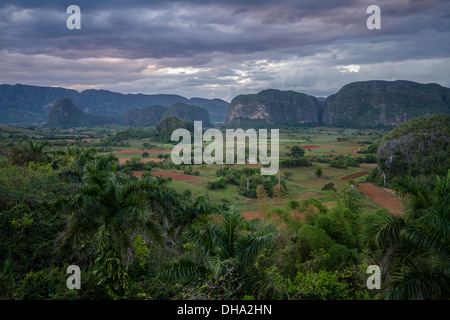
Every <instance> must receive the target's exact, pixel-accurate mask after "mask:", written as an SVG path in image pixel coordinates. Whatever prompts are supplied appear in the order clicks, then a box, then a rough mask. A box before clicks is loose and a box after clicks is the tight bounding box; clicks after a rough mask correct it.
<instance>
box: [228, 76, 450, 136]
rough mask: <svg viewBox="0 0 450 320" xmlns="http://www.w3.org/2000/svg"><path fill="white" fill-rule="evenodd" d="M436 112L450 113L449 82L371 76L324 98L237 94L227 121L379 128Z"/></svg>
mask: <svg viewBox="0 0 450 320" xmlns="http://www.w3.org/2000/svg"><path fill="white" fill-rule="evenodd" d="M432 114H450V89H449V88H445V87H442V86H440V85H438V84H420V83H417V82H412V81H404V80H398V81H380V80H372V81H361V82H353V83H350V84H347V85H345V86H344V87H342V88H341V89H340V90H339V91H338V92H337V93H336V94H333V95H330V96H329V97H327V98H326V99H323V98H316V97H313V96H308V95H305V94H303V93H298V92H294V91H280V90H273V89H270V90H263V91H261V92H259V93H257V94H248V95H239V96H237V97H235V98H234V99H233V100H232V101H231V103H230V107H229V109H228V115H227V119H226V121H225V125H226V126H230V127H236V126H245V127H252V126H253V127H258V126H291V125H294V126H295V125H297V126H298V125H319V124H320V125H325V126H337V127H350V128H377V127H395V126H397V125H399V124H400V123H402V122H404V121H408V120H410V119H412V118H416V117H419V116H426V115H432Z"/></svg>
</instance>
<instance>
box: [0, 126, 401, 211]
mask: <svg viewBox="0 0 450 320" xmlns="http://www.w3.org/2000/svg"><path fill="white" fill-rule="evenodd" d="M123 129H124V128H123V127H120V126H118V127H96V128H78V129H49V128H41V129H40V130H36V129H35V128H34V129H33V128H14V127H6V126H2V127H0V137H1V138H2V141H4V143H5V142H7V141H12V142H9V143H10V144H11V143H14V141H20V140H26V139H28V138H36V139H45V138H47V139H49V138H50V139H49V141H50V142H51V143H52V144H53V146H52V149H53V150H55V151H58V150H63V149H64V148H65V146H66V145H78V146H84V147H86V148H89V147H93V148H96V149H97V151H98V153H99V154H110V155H114V156H116V157H117V158H118V160H119V163H120V164H121V165H127V164H130V163H134V164H135V165H136V164H139V163H140V164H142V165H143V166H144V167H141V168H140V169H139V170H132V172H133V174H134V175H135V176H136V177H138V178H139V177H141V176H142V175H143V174H145V173H149V174H151V175H153V176H161V177H165V178H170V179H171V180H172V186H173V187H174V189H175V190H177V191H178V192H183V191H184V190H189V192H191V194H192V196H193V197H197V196H201V195H203V196H206V197H208V198H209V199H210V200H211V201H213V202H224V203H228V204H233V205H234V206H236V207H237V208H238V209H239V210H240V211H241V212H243V215H244V216H246V217H252V215H250V214H249V213H251V212H257V210H258V200H257V199H254V198H247V197H245V196H243V195H242V194H240V193H239V187H238V186H236V185H230V184H227V185H226V187H225V188H223V189H218V190H210V189H208V188H207V185H208V182H211V181H212V180H214V179H216V178H217V176H216V171H217V170H241V169H242V168H259V165H254V164H246V165H231V166H230V165H206V164H203V165H191V166H185V167H190V173H187V174H186V172H185V171H186V169H185V168H178V169H176V168H164V169H163V168H161V167H158V166H157V167H154V165H157V164H158V163H160V164H162V163H165V162H169V160H168V159H167V158H164V156H165V157H170V153H171V151H172V148H173V146H174V145H173V144H167V143H161V142H158V141H154V140H152V139H151V138H150V137H139V138H135V137H131V138H128V139H126V141H123V142H121V143H116V145H113V144H111V143H110V141H108V137H110V136H113V135H114V134H115V133H116V132H118V131H120V130H123ZM383 134H384V132H382V131H377V130H357V129H345V128H326V127H316V128H300V129H297V130H285V131H283V130H280V146H279V150H280V160H282V159H285V158H288V157H289V156H288V154H289V151H290V148H292V147H294V146H300V147H301V148H302V149H303V150H304V151H305V154H304V157H305V158H307V159H310V160H311V161H312V166H309V167H297V168H280V173H279V174H278V175H277V179H280V180H283V181H284V185H285V186H286V189H287V190H286V194H285V196H284V198H283V200H282V201H281V202H280V201H278V202H277V203H273V204H272V203H271V204H270V206H271V207H272V206H275V207H276V206H281V205H283V204H284V203H285V202H287V201H289V200H298V199H304V198H305V197H308V196H313V197H315V198H317V199H320V201H323V202H324V203H326V205H327V206H332V204H333V202H332V201H328V202H327V198H326V197H325V194H326V193H327V192H326V191H324V190H322V188H323V187H324V186H325V185H326V184H330V183H331V184H333V185H334V188H336V190H337V191H339V190H341V189H342V188H343V187H344V186H346V185H347V184H348V180H350V179H352V181H355V182H356V183H358V182H361V181H364V178H365V177H366V176H367V175H368V174H369V173H370V171H371V170H372V169H373V168H375V167H376V164H373V163H360V164H359V165H358V166H357V167H350V166H349V167H346V168H336V167H332V166H330V164H329V163H326V161H327V160H329V159H334V158H335V157H339V156H340V157H348V158H354V159H355V158H357V157H362V156H364V154H359V153H357V151H359V150H362V149H365V148H366V147H367V146H368V145H370V144H371V143H376V142H377V141H379V139H380V138H381V137H382V135H383ZM205 145H206V144H204V146H205ZM246 147H248V143H247V144H246ZM268 147H269V149H270V142H269V143H268ZM318 161H321V162H318ZM152 164H153V165H152ZM146 165H151V166H150V167H148V169H149V170H146V169H145V166H146ZM317 168H320V170H321V171H322V174H321V176H320V177H317V176H316V175H315V170H317ZM366 188H367V187H366ZM364 190H365V189H364ZM364 194H365V195H366V193H364ZM382 194H386V196H389V197H391V198H392V195H389V194H388V193H386V192H384V191H383V193H381V195H382ZM365 197H366V199H365V201H364V202H365V205H366V206H368V207H370V208H373V207H385V208H388V209H390V210H392V208H391V207H392V205H385V203H388V202H389V201H388V200H387V202H386V201H385V202H383V201H378V200H379V198H380V194H377V196H376V197H375V196H374V194H373V193H369V192H367V195H366V196H365ZM374 200H375V201H374ZM395 210H396V209H395ZM253 216H254V215H253Z"/></svg>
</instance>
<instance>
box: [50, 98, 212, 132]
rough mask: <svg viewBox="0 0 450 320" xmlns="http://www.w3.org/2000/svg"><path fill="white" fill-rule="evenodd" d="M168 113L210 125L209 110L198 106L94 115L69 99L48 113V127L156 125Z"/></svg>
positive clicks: (159, 106)
mask: <svg viewBox="0 0 450 320" xmlns="http://www.w3.org/2000/svg"><path fill="white" fill-rule="evenodd" d="M168 116H172V117H176V118H178V119H180V120H189V121H191V122H194V121H202V123H203V125H204V126H205V127H212V123H211V121H210V119H209V114H208V111H206V110H205V109H203V108H200V107H198V106H194V105H189V104H184V103H180V102H178V103H175V104H173V105H171V106H170V107H163V106H161V105H155V106H150V107H146V108H143V109H137V108H131V109H128V110H126V111H125V112H124V113H123V114H121V115H120V116H118V117H115V116H105V115H93V114H89V113H86V112H84V111H82V110H81V109H80V108H78V107H77V106H75V105H74V104H73V102H72V101H71V100H70V99H69V98H62V99H59V100H57V101H56V102H55V104H54V106H53V107H52V109H51V110H50V113H49V114H48V116H47V123H46V124H47V125H48V126H51V127H69V126H70V127H80V126H93V125H99V124H121V125H130V126H152V125H157V124H158V123H159V122H160V120H161V119H163V118H166V117H168Z"/></svg>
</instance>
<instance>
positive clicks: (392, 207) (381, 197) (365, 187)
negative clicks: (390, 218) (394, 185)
mask: <svg viewBox="0 0 450 320" xmlns="http://www.w3.org/2000/svg"><path fill="white" fill-rule="evenodd" d="M358 189H359V190H360V191H361V192H364V193H365V194H366V195H367V196H368V197H369V198H370V199H372V200H373V201H375V202H376V203H378V204H379V205H380V206H382V207H384V208H386V209H388V210H389V212H390V213H392V214H395V215H397V214H401V213H402V212H403V205H402V203H401V202H400V201H398V200H397V199H395V198H394V197H393V196H391V195H390V194H389V193H387V192H386V191H383V190H382V189H380V188H378V187H376V186H374V185H373V184H371V183H361V184H359V186H358Z"/></svg>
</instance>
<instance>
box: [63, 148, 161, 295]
mask: <svg viewBox="0 0 450 320" xmlns="http://www.w3.org/2000/svg"><path fill="white" fill-rule="evenodd" d="M115 160H116V159H115V158H114V157H107V156H102V157H98V158H96V159H95V161H93V162H91V163H88V164H87V165H86V166H85V168H84V170H83V175H82V186H81V187H80V188H79V189H78V190H77V191H76V192H75V193H74V194H73V195H71V196H69V197H68V199H66V201H65V202H64V204H63V209H65V211H66V212H67V213H68V217H67V228H66V230H65V231H64V232H63V234H62V236H61V237H60V239H59V240H58V244H59V249H60V252H62V253H72V254H73V253H75V256H80V257H81V259H87V260H88V261H89V260H90V261H91V262H92V260H95V263H94V270H95V272H94V274H96V275H97V276H98V277H99V284H105V287H106V289H107V292H108V293H110V295H111V296H115V295H123V294H124V292H125V289H126V269H127V266H128V264H129V263H130V262H131V259H132V258H133V254H132V249H133V247H134V243H133V242H134V240H135V239H136V237H137V236H140V235H144V236H145V237H147V238H148V239H152V240H159V239H160V238H161V237H160V231H159V224H158V223H157V222H156V219H155V216H154V214H152V212H151V210H150V208H149V203H148V200H147V191H148V190H147V186H148V183H147V181H146V180H140V179H137V180H130V179H127V177H126V176H125V175H124V174H122V173H119V172H117V171H116V165H117V164H116V162H115ZM108 270H109V271H108ZM111 270H112V271H111ZM115 281H116V282H115ZM117 281H119V282H117ZM114 283H116V284H114ZM117 283H119V286H118V287H117ZM114 286H116V287H114Z"/></svg>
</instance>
